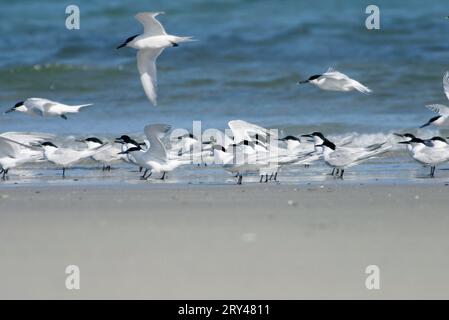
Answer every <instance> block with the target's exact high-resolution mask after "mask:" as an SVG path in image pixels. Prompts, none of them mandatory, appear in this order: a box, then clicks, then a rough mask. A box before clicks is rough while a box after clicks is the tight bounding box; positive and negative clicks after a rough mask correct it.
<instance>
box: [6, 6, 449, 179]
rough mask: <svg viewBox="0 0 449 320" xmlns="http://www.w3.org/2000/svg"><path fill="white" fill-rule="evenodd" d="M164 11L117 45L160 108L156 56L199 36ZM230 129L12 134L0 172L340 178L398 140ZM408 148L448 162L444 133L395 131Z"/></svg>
mask: <svg viewBox="0 0 449 320" xmlns="http://www.w3.org/2000/svg"><path fill="white" fill-rule="evenodd" d="M159 14H160V13H151V12H143V13H139V14H137V15H136V19H137V20H138V21H139V22H141V23H142V25H143V27H144V31H143V33H142V34H138V35H134V36H132V37H129V38H128V39H126V41H125V42H124V43H122V44H121V45H120V46H118V47H117V49H119V48H122V47H131V48H134V49H137V50H138V52H137V67H138V71H139V74H140V79H141V82H142V86H143V89H144V92H145V94H146V95H147V97H148V99H149V100H150V101H151V103H152V104H153V105H156V101H157V90H156V87H157V82H156V59H157V57H158V56H159V55H160V54H161V53H162V51H163V50H164V49H165V48H168V47H176V46H178V45H179V43H182V42H187V41H193V40H192V37H179V36H173V35H169V34H167V33H166V32H165V30H164V28H163V26H162V25H161V23H160V22H159V21H158V20H156V17H157V16H158V15H159ZM306 83H310V84H313V85H315V86H317V87H318V88H320V89H321V90H330V91H341V92H348V91H353V90H356V91H359V92H361V93H364V94H369V93H371V92H372V91H371V90H370V89H369V88H368V87H366V86H364V85H363V84H361V83H360V82H358V81H356V80H354V79H351V78H350V77H348V76H347V75H345V74H343V73H341V72H339V71H337V70H335V69H333V68H329V69H328V70H327V71H326V72H325V73H323V74H316V75H313V76H311V77H309V78H308V79H307V80H304V81H300V82H298V84H306ZM443 86H444V92H445V94H446V96H447V98H448V99H449V72H447V73H446V74H445V76H444V78H443ZM87 106H91V104H82V105H74V106H71V105H66V104H63V103H60V102H56V101H51V100H48V99H43V98H29V99H27V100H25V101H20V102H18V103H16V104H15V105H14V106H13V107H12V108H10V109H9V110H7V111H6V113H9V112H21V113H25V114H28V115H34V116H43V117H47V116H55V117H61V118H63V119H67V114H71V113H77V112H79V111H80V110H81V109H82V108H84V107H87ZM427 108H429V109H430V110H432V111H434V112H436V113H438V115H437V116H435V117H433V118H431V119H430V120H429V121H427V122H426V123H425V124H424V125H422V126H421V127H425V126H429V125H435V126H447V125H449V107H446V106H444V105H439V104H434V105H429V106H427ZM228 126H229V130H226V131H225V132H221V131H219V130H216V132H215V134H213V135H210V136H208V137H198V136H195V135H193V134H192V133H187V134H183V135H178V136H173V135H172V136H171V137H170V139H168V140H169V141H168V142H167V137H168V133H169V132H170V130H171V126H170V125H167V124H150V125H147V126H145V128H144V135H145V138H144V139H143V141H138V140H139V139H138V138H131V137H129V136H128V135H122V136H120V137H118V138H116V139H115V140H112V141H106V140H105V139H100V138H98V137H88V138H83V139H77V140H76V141H77V142H79V143H83V144H85V147H84V148H81V149H80V148H74V147H69V146H61V145H58V143H57V142H55V140H56V139H55V138H56V137H55V136H54V135H50V134H43V133H20V132H6V133H3V134H0V170H1V171H0V173H1V174H2V178H3V179H7V178H8V173H9V170H10V169H13V168H16V167H19V166H21V165H23V164H26V163H35V162H42V161H48V162H50V163H53V164H54V165H56V166H57V167H59V168H61V169H62V176H63V177H65V174H66V169H68V168H70V167H72V166H73V165H74V164H76V163H78V162H80V161H81V160H83V159H87V158H90V159H93V160H94V161H96V162H98V163H100V164H101V165H102V170H103V171H110V169H111V166H112V165H113V164H114V163H117V162H126V163H128V164H130V165H132V166H135V167H139V168H140V172H143V174H142V176H141V179H148V178H149V177H152V178H158V179H162V180H164V179H165V178H166V176H167V173H169V172H172V171H173V170H175V169H176V168H178V167H180V166H186V165H194V164H195V165H201V164H204V165H217V166H220V167H222V168H223V169H225V170H226V171H228V172H230V173H232V174H234V175H235V177H236V179H237V183H238V184H241V183H242V180H243V176H244V175H246V174H248V173H257V174H259V175H260V182H268V181H270V180H272V181H277V177H278V172H279V170H280V169H281V168H282V167H284V166H292V165H300V166H305V167H308V166H310V165H312V164H313V163H315V162H316V161H319V160H320V161H324V162H325V163H326V164H327V165H328V166H329V167H331V168H332V172H331V174H332V175H333V176H334V177H336V178H337V177H338V178H343V175H344V172H345V170H347V169H348V168H350V167H352V166H355V165H357V164H359V163H361V162H363V161H366V160H369V159H372V158H378V157H379V156H381V155H382V154H384V153H386V152H388V151H389V150H391V148H392V147H393V143H392V142H391V141H382V142H380V143H376V144H372V145H368V146H356V145H353V143H352V139H351V137H346V138H343V139H339V141H331V140H330V139H329V138H327V137H325V135H324V134H323V133H321V132H313V133H308V134H303V135H301V136H292V135H289V136H285V137H280V136H279V132H278V130H276V129H267V128H263V127H260V126H258V125H255V124H252V123H249V122H246V121H243V120H232V121H230V122H229V123H228ZM395 135H396V136H397V137H399V138H400V140H401V141H398V143H399V144H405V145H406V146H407V150H408V153H409V154H410V156H411V157H412V158H413V159H414V160H416V161H417V162H419V163H421V164H423V165H425V166H429V167H430V168H431V171H430V175H431V176H432V177H433V176H434V173H435V167H436V166H437V165H439V164H442V163H445V162H447V161H449V144H448V142H447V141H446V140H445V139H444V138H443V137H433V138H431V139H421V138H419V137H416V136H415V135H413V134H411V133H396V134H395Z"/></svg>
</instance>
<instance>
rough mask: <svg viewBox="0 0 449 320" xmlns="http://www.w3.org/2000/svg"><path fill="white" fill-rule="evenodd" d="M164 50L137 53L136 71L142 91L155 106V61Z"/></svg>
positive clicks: (146, 50)
mask: <svg viewBox="0 0 449 320" xmlns="http://www.w3.org/2000/svg"><path fill="white" fill-rule="evenodd" d="M163 50H164V49H145V50H139V51H138V52H137V69H138V70H139V74H140V81H141V82H142V86H143V90H144V91H145V94H146V95H147V97H148V99H150V101H151V102H152V103H153V105H156V103H157V102H156V100H157V92H156V88H157V72H156V59H157V57H159V55H160V54H161V53H162V51H163Z"/></svg>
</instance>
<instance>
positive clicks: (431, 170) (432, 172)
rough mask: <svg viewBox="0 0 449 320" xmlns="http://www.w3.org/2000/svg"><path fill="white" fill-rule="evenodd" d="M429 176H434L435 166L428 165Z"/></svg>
mask: <svg viewBox="0 0 449 320" xmlns="http://www.w3.org/2000/svg"><path fill="white" fill-rule="evenodd" d="M430 177H431V178H435V166H431V167H430Z"/></svg>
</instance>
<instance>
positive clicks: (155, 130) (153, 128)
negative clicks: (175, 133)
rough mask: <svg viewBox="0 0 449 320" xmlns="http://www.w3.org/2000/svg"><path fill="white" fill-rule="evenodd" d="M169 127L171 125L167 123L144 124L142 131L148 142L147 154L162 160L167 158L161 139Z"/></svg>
mask: <svg viewBox="0 0 449 320" xmlns="http://www.w3.org/2000/svg"><path fill="white" fill-rule="evenodd" d="M170 129H171V126H170V125H167V124H150V125H147V126H145V128H144V133H145V135H146V137H147V139H148V141H149V142H150V148H149V149H148V152H149V155H151V156H152V157H155V158H157V159H160V160H164V161H165V160H166V159H167V151H166V149H165V146H164V144H163V143H162V141H161V139H162V137H164V135H165V134H166V133H167V132H168V131H170Z"/></svg>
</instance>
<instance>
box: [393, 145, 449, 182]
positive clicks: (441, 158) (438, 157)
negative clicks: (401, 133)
mask: <svg viewBox="0 0 449 320" xmlns="http://www.w3.org/2000/svg"><path fill="white" fill-rule="evenodd" d="M399 143H400V144H406V145H408V146H411V148H410V153H411V155H412V157H413V159H415V160H416V161H418V162H419V163H421V164H423V165H425V166H430V177H432V178H433V177H435V168H436V166H437V165H439V164H442V163H444V162H446V161H449V145H448V143H447V141H446V140H445V139H444V138H442V137H433V138H431V139H428V140H423V139H420V138H416V137H413V138H411V139H410V140H407V141H400V142H399Z"/></svg>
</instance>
